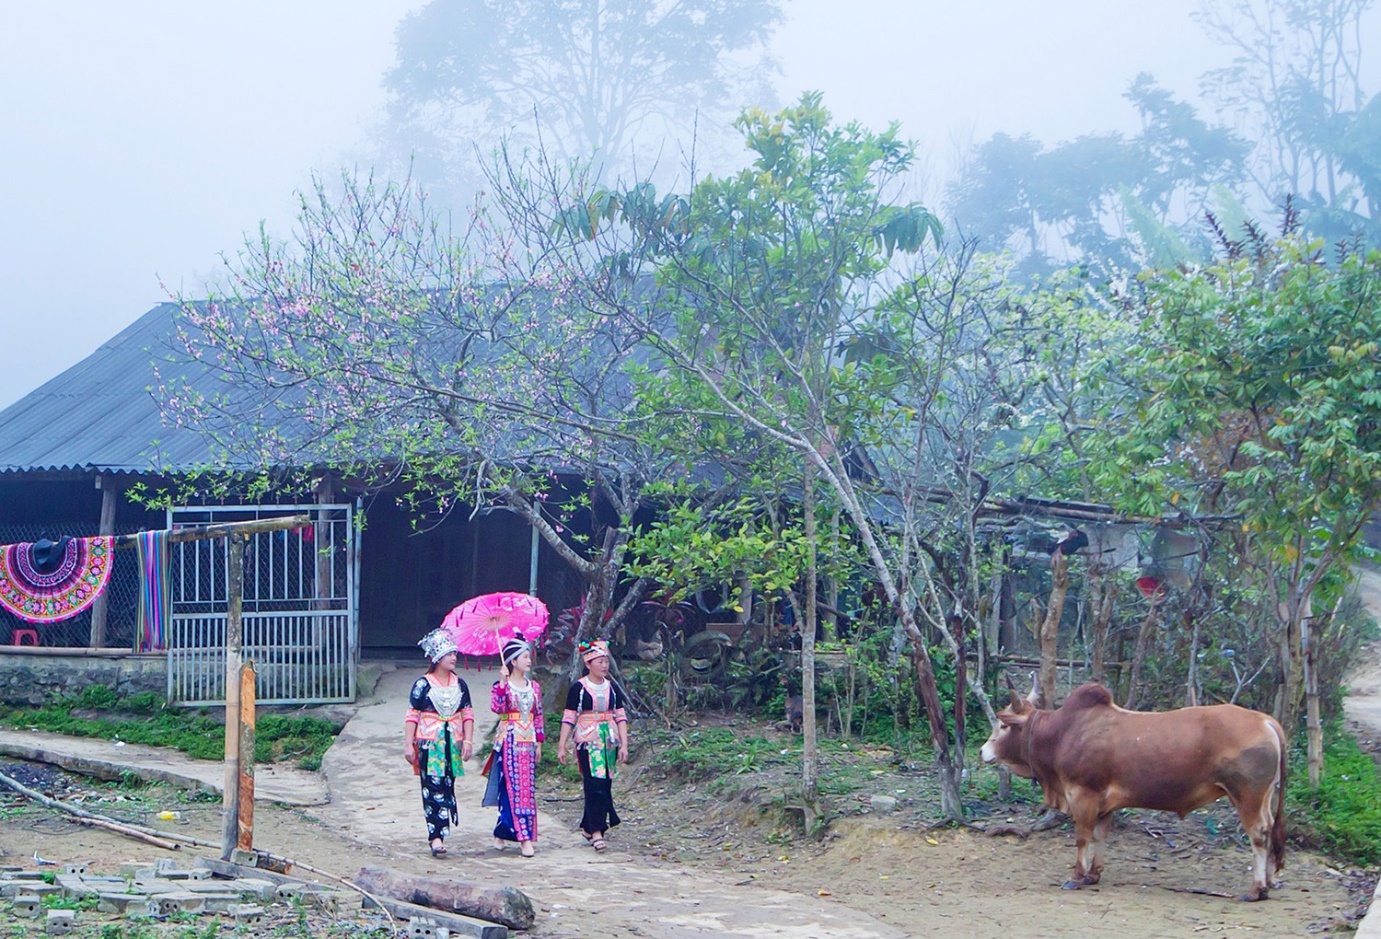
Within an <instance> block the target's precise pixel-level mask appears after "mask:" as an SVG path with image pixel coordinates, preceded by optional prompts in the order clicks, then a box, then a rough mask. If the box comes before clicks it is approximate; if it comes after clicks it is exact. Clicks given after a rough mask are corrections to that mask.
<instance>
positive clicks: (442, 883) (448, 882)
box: [355, 867, 537, 929]
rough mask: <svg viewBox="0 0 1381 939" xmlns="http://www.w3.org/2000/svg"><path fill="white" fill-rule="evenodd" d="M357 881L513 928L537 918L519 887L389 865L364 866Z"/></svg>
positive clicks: (400, 897)
mask: <svg viewBox="0 0 1381 939" xmlns="http://www.w3.org/2000/svg"><path fill="white" fill-rule="evenodd" d="M355 883H357V884H359V885H360V886H361V887H362V888H364V889H365V890H368V891H369V892H370V893H377V894H378V895H379V896H382V897H392V898H393V899H395V900H403V901H404V902H406V903H416V904H418V905H420V906H430V907H433V908H434V909H438V910H446V911H447V912H450V913H461V914H464V915H465V916H474V917H477V918H479V919H487V920H489V921H490V922H491V923H502V924H503V925H505V926H507V927H509V928H510V929H531V928H532V924H533V923H534V922H535V921H536V919H537V917H536V914H535V913H534V911H533V908H532V901H531V900H530V899H528V897H527V895H526V894H524V893H523V892H522V891H521V890H518V889H517V888H516V887H489V886H485V885H484V884H480V883H475V882H473V881H468V880H457V879H456V878H455V877H450V876H448V877H419V876H417V875H416V874H404V873H402V872H401V871H395V870H391V869H390V868H387V867H362V868H360V872H359V873H358V874H356V875H355Z"/></svg>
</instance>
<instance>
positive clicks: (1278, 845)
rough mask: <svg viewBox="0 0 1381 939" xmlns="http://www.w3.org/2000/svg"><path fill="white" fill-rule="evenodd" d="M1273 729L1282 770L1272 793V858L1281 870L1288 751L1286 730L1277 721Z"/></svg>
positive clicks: (1282, 862) (1283, 847)
mask: <svg viewBox="0 0 1381 939" xmlns="http://www.w3.org/2000/svg"><path fill="white" fill-rule="evenodd" d="M1271 730H1272V731H1273V732H1274V733H1275V735H1276V744H1277V746H1278V747H1279V748H1280V770H1279V775H1277V776H1276V785H1275V791H1274V792H1273V793H1271V801H1272V805H1273V808H1274V809H1275V821H1274V822H1273V823H1272V824H1271V860H1270V863H1271V864H1273V865H1275V870H1277V871H1278V870H1280V869H1281V868H1282V867H1284V866H1285V772H1286V760H1287V756H1286V752H1285V731H1284V730H1283V729H1281V726H1280V725H1279V724H1278V723H1276V722H1275V721H1271Z"/></svg>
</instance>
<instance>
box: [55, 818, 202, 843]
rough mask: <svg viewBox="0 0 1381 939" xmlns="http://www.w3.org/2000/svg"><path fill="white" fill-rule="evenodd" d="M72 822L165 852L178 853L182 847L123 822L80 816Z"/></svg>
mask: <svg viewBox="0 0 1381 939" xmlns="http://www.w3.org/2000/svg"><path fill="white" fill-rule="evenodd" d="M71 821H73V822H76V823H77V824H78V825H94V826H96V827H97V828H104V829H107V830H108V831H113V832H116V833H117V834H121V835H124V836H125V837H126V838H134V839H135V840H137V841H142V842H144V843H145V844H151V845H153V846H154V847H155V848H162V849H163V850H165V851H176V850H177V849H178V848H179V847H180V845H178V843H177V842H176V841H169V840H168V839H167V838H160V837H158V836H157V835H149V834H145V833H144V832H142V831H137V830H135V829H133V828H131V827H129V826H128V825H125V824H123V823H121V822H107V821H105V820H104V819H100V818H82V817H80V816H73V817H72V819H71Z"/></svg>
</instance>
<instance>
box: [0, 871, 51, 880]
mask: <svg viewBox="0 0 1381 939" xmlns="http://www.w3.org/2000/svg"><path fill="white" fill-rule="evenodd" d="M0 879H3V880H23V881H28V882H30V883H32V882H33V881H35V880H42V879H43V871H26V870H14V869H13V868H11V869H8V870H6V871H5V873H4V876H3V877H0Z"/></svg>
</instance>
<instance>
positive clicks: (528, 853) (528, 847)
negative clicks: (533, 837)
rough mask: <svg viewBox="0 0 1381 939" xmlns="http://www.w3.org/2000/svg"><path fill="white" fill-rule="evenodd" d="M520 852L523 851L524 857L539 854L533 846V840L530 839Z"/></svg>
mask: <svg viewBox="0 0 1381 939" xmlns="http://www.w3.org/2000/svg"><path fill="white" fill-rule="evenodd" d="M519 853H521V854H522V856H523V857H536V856H537V851H536V850H535V849H534V848H533V847H532V842H531V841H529V842H528V843H527V844H525V845H523V847H522V850H521V851H520V852H519Z"/></svg>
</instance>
